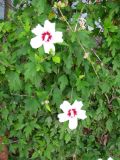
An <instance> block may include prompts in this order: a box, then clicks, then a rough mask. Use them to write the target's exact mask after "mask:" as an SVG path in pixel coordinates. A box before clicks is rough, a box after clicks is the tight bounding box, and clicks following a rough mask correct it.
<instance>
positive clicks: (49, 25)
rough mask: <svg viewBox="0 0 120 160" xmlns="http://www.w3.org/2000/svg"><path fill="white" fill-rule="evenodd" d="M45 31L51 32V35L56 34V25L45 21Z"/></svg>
mask: <svg viewBox="0 0 120 160" xmlns="http://www.w3.org/2000/svg"><path fill="white" fill-rule="evenodd" d="M44 30H46V31H50V33H55V23H51V22H50V21H48V20H45V23H44Z"/></svg>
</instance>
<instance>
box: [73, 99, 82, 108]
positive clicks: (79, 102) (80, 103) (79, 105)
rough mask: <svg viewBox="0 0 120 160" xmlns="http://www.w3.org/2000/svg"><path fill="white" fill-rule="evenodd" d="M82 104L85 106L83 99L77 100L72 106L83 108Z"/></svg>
mask: <svg viewBox="0 0 120 160" xmlns="http://www.w3.org/2000/svg"><path fill="white" fill-rule="evenodd" d="M82 106H83V103H82V101H77V100H76V101H75V102H74V103H73V105H72V107H73V108H76V109H77V108H78V109H81V108H82Z"/></svg>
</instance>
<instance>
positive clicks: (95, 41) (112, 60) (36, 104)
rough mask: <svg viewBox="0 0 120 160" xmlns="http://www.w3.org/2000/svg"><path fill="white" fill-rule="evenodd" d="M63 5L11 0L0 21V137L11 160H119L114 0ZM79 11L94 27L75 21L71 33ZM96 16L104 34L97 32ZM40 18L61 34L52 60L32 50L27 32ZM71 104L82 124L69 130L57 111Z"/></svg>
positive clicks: (118, 43)
mask: <svg viewBox="0 0 120 160" xmlns="http://www.w3.org/2000/svg"><path fill="white" fill-rule="evenodd" d="M55 2H56V3H55ZM62 2H63V3H62V4H61V3H58V1H54V0H51V1H49V0H32V1H25V0H23V1H21V0H16V1H15V2H14V6H15V7H14V9H13V10H11V12H10V13H9V17H8V20H6V21H1V23H0V90H1V91H0V101H1V104H0V135H1V136H3V137H4V143H5V144H7V145H8V147H9V154H10V155H9V157H10V158H9V159H11V160H14V159H15V160H19V159H24V160H28V159H36V160H37V159H40V160H70V159H73V158H75V157H76V158H77V159H78V160H96V159H98V158H100V157H101V158H105V159H107V157H109V156H112V157H113V158H114V159H115V160H119V159H120V71H119V70H120V63H119V62H120V54H119V51H120V17H119V13H120V3H119V1H111V0H110V1H107V0H103V2H101V3H94V4H90V5H88V4H84V3H82V2H80V1H79V3H78V4H77V5H76V7H75V8H72V7H71V5H72V3H73V1H72V0H70V1H69V2H68V1H67V0H63V1H62ZM55 7H56V8H55ZM85 12H87V13H88V17H87V24H88V25H91V26H92V27H94V28H95V29H94V30H93V31H88V30H81V29H80V26H79V24H78V27H77V30H76V31H75V30H74V29H75V26H76V23H77V21H78V18H79V17H80V14H81V13H85ZM99 18H100V19H101V24H102V25H103V28H104V32H100V30H99V29H97V28H96V27H95V24H94V22H95V21H97V20H98V19H99ZM46 19H49V20H50V21H51V22H55V23H56V29H57V30H58V31H62V32H63V39H64V43H63V44H62V45H56V54H55V56H52V55H50V54H49V55H48V54H45V53H44V50H43V48H39V49H37V50H34V49H32V48H31V46H30V39H31V38H32V37H33V35H32V33H31V29H32V28H34V27H35V26H36V25H37V24H38V23H39V24H44V21H45V20H46ZM66 21H67V22H69V24H70V26H71V28H72V31H71V29H70V26H68V24H67V23H66ZM86 52H89V57H88V58H87V59H85V58H84V54H85V53H86ZM76 99H77V100H82V101H83V103H84V107H83V108H84V109H85V110H86V112H87V119H86V120H85V121H79V125H78V128H77V129H76V130H75V131H70V130H69V129H68V127H67V122H66V123H63V124H61V123H59V121H58V119H57V114H58V113H60V112H61V110H60V108H59V105H60V104H61V103H62V102H63V100H68V101H70V102H71V103H73V102H74V100H76ZM46 100H49V104H47V103H46Z"/></svg>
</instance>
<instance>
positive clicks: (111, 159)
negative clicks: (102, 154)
mask: <svg viewBox="0 0 120 160" xmlns="http://www.w3.org/2000/svg"><path fill="white" fill-rule="evenodd" d="M98 160H102V158H99V159H98ZM108 160H113V158H111V157H109V158H108Z"/></svg>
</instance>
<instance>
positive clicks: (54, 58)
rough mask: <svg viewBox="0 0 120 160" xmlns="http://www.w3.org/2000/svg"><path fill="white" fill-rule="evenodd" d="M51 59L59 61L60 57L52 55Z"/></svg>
mask: <svg viewBox="0 0 120 160" xmlns="http://www.w3.org/2000/svg"><path fill="white" fill-rule="evenodd" d="M52 60H53V62H55V63H60V61H61V59H60V57H59V56H54V57H52Z"/></svg>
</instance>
